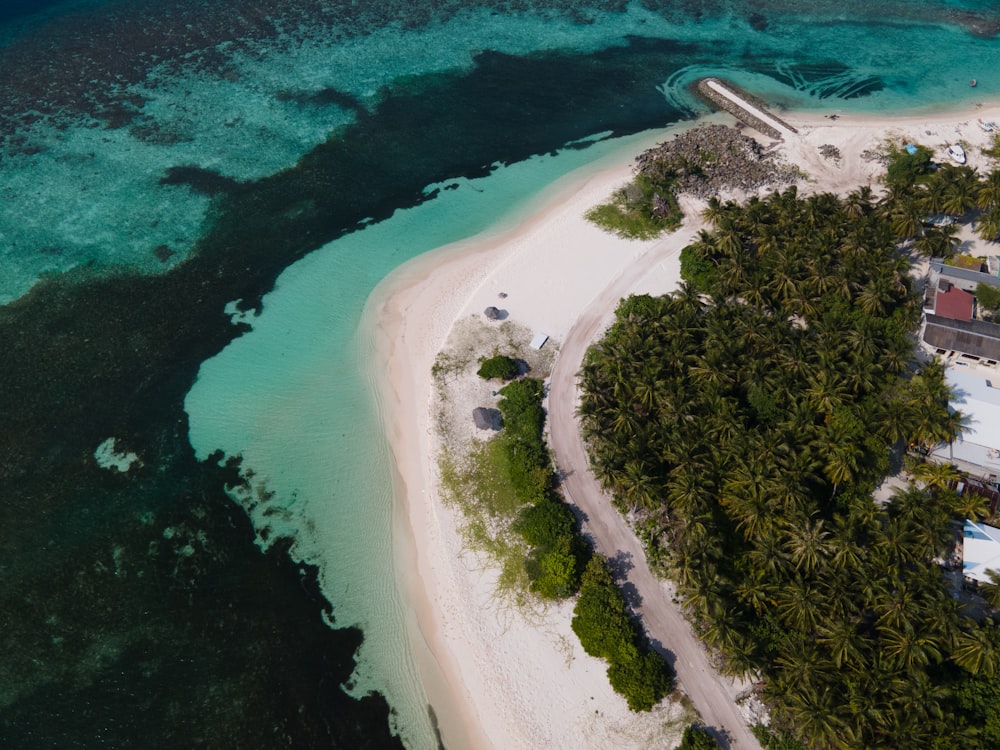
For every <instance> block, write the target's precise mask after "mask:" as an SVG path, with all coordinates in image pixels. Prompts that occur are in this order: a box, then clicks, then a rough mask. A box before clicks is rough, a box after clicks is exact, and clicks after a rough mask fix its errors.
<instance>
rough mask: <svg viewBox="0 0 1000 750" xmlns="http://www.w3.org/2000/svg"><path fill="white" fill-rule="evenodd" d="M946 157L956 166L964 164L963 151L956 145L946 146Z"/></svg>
mask: <svg viewBox="0 0 1000 750" xmlns="http://www.w3.org/2000/svg"><path fill="white" fill-rule="evenodd" d="M948 156H949V157H950V158H951V160H952V161H953V162H955V163H956V164H965V149H964V148H962V147H961V146H959V145H958V144H957V143H953V144H951V145H950V146H948Z"/></svg>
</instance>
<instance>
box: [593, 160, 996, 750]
mask: <svg viewBox="0 0 1000 750" xmlns="http://www.w3.org/2000/svg"><path fill="white" fill-rule="evenodd" d="M942 169H944V168H943V167H942ZM940 171H941V170H939V172H940ZM925 189H926V187H925V186H924V185H922V184H920V183H918V184H915V185H914V186H912V190H913V191H916V192H917V193H921V192H922V191H924V190H925ZM913 199H914V198H913V195H912V194H910V193H907V192H906V191H902V190H895V191H890V193H889V195H888V196H887V197H886V198H884V199H883V200H880V201H876V200H875V199H874V198H873V196H872V194H871V192H870V191H867V190H865V189H862V190H859V191H857V192H855V193H852V194H851V195H849V196H848V197H846V198H843V199H841V198H838V197H836V196H833V195H815V196H810V197H808V198H801V197H799V196H798V194H797V192H796V191H795V190H794V189H788V190H785V191H783V192H780V193H774V194H772V195H770V196H768V197H766V198H763V199H757V198H751V199H750V200H749V201H748V202H747V203H746V204H745V205H743V206H739V205H736V204H734V203H731V202H729V203H721V202H719V201H714V202H712V203H710V204H709V207H708V209H707V210H706V218H708V219H709V221H710V222H711V226H712V231H706V232H702V233H701V234H700V235H699V236H698V237H697V239H696V241H695V242H694V243H693V245H692V246H691V247H689V248H687V249H686V250H685V253H684V255H683V259H682V273H683V275H684V278H685V284H684V286H683V287H682V289H681V290H680V291H679V292H678V293H676V294H674V295H671V296H665V297H658V298H654V297H649V296H642V297H634V298H630V299H628V300H625V301H623V303H622V304H621V305H620V307H619V309H618V312H617V316H616V322H615V323H614V325H613V326H612V327H611V328H610V329H609V330H608V332H607V334H606V335H605V337H604V338H603V339H602V340H601V341H600V342H599V343H598V344H596V345H595V346H594V347H593V348H592V349H591V351H590V352H589V353H588V355H587V357H586V360H585V362H584V366H583V371H582V382H583V388H584V396H583V399H582V402H581V406H580V414H581V418H582V420H583V425H584V431H585V436H586V438H587V440H588V442H589V445H590V449H591V459H592V465H593V468H594V471H595V473H596V474H597V476H598V477H599V478H600V479H601V481H602V482H603V483H604V485H605V486H606V487H607V488H608V489H609V490H610V491H611V492H612V494H613V496H614V498H615V500H616V502H617V503H618V505H619V507H620V508H621V509H622V510H624V511H629V512H630V513H632V514H633V516H634V517H638V518H639V526H640V528H643V529H647V530H651V531H649V532H648V533H645V534H644V539H646V540H647V542H648V543H650V544H653V545H655V546H656V547H657V549H655V550H653V552H654V554H655V556H658V557H664V556H665V557H666V558H667V559H668V561H669V565H670V566H671V569H672V575H673V577H674V578H675V580H676V582H677V587H678V596H679V598H680V600H681V601H682V603H683V605H684V607H685V608H686V610H687V611H688V613H689V615H690V617H691V619H692V621H693V622H694V624H695V627H696V628H697V629H698V631H699V632H700V633H701V635H702V637H703V639H704V640H705V642H706V643H707V644H708V645H709V646H710V647H711V648H712V649H713V650H715V652H716V654H717V656H718V659H719V662H720V663H721V664H722V666H723V668H724V669H725V670H726V671H728V672H731V673H733V674H737V675H749V676H752V677H753V678H754V679H755V680H759V681H760V684H761V688H760V693H761V697H762V699H763V700H764V702H765V703H766V704H767V705H768V706H769V707H770V708H771V716H772V725H771V734H772V736H773V737H774V738H775V742H776V743H780V744H774V745H769V746H770V747H781V748H791V747H794V746H795V744H794V743H801V745H802V746H805V747H808V748H814V749H816V750H825V749H827V748H857V749H859V750H861V749H868V748H878V747H886V748H888V747H925V748H930V749H931V750H943V749H944V748H950V747H958V746H960V747H963V748H975V749H976V750H985V749H986V748H990V747H996V746H997V745H996V743H995V741H993V740H992V739H990V738H989V736H988V735H987V734H986V733H984V732H983V729H982V728H983V725H984V722H988V721H990V720H993V718H992V717H993V713H992V708H991V706H990V700H991V699H992V700H994V705H996V700H995V696H996V692H995V687H996V686H995V685H994V684H993V682H992V680H993V679H994V678H995V676H996V675H997V674H1000V638H998V636H997V633H996V631H995V630H994V628H993V627H992V626H991V622H990V621H989V620H987V621H986V624H984V625H980V624H979V623H978V622H977V621H976V620H974V619H972V618H971V617H968V616H965V614H964V613H963V612H962V611H960V609H959V607H958V604H957V603H956V600H955V598H954V597H953V596H952V592H951V590H950V589H949V582H948V580H947V579H946V578H945V577H944V575H943V572H942V568H941V567H940V565H939V563H938V561H939V560H940V559H943V558H944V557H945V556H947V554H948V552H949V550H950V548H951V545H952V544H953V538H954V529H953V526H952V521H953V520H958V519H961V518H962V517H965V516H969V517H975V516H976V515H977V514H978V513H980V512H981V511H982V507H981V502H982V501H981V500H979V499H976V498H972V497H967V496H962V497H959V496H958V495H957V494H956V493H955V492H954V491H952V490H949V489H948V488H947V482H945V481H939V480H938V479H937V478H936V477H937V475H938V474H939V472H936V471H932V470H931V469H932V468H933V467H931V466H930V465H928V469H927V470H926V471H924V470H921V471H919V472H914V473H915V474H917V475H918V476H919V477H920V479H919V480H918V481H916V482H914V483H911V484H910V485H909V486H906V487H904V488H902V489H900V490H898V491H897V492H896V494H895V496H894V497H893V498H892V499H891V500H890V501H889V502H888V503H887V504H885V505H884V506H881V505H877V504H876V503H874V502H873V500H872V492H873V490H874V489H875V487H877V486H878V485H879V484H881V482H882V481H883V479H884V477H885V476H886V475H887V473H888V472H889V471H890V466H891V463H892V461H891V458H892V456H893V455H895V457H896V460H898V459H899V457H900V456H901V455H902V453H903V451H904V450H906V449H907V448H909V449H911V451H912V452H913V453H914V454H915V455H917V456H919V455H922V454H924V453H925V452H926V451H928V450H929V449H930V448H931V447H933V446H936V445H938V444H940V443H942V442H948V441H950V440H952V439H954V437H955V436H956V435H957V434H958V432H959V431H960V429H961V419H962V417H961V415H959V414H952V413H951V412H950V411H949V409H948V399H949V395H950V393H949V389H948V387H947V385H946V383H945V380H944V368H943V365H941V364H940V363H939V362H938V361H936V360H935V361H931V362H928V363H925V364H920V363H919V362H918V361H917V360H916V359H915V356H914V349H913V339H912V335H911V332H912V331H913V329H914V328H915V327H916V325H917V323H918V321H919V317H920V304H919V301H918V297H917V295H916V294H915V292H914V290H913V289H912V288H911V286H910V281H909V277H908V274H907V272H908V268H909V267H908V263H907V261H906V260H905V259H904V258H902V257H901V256H900V254H899V253H898V251H897V246H896V242H897V240H898V239H900V238H901V237H904V236H905V234H904V235H901V233H900V232H899V231H897V229H898V227H897V226H896V224H897V221H898V218H899V215H900V212H901V210H902V209H901V204H905V203H906V202H907V201H912V200H913ZM918 224H919V221H918ZM921 465H922V464H921ZM945 468H947V467H945ZM588 572H589V569H588ZM581 598H582V597H581ZM612 632H614V631H612ZM620 638H621V636H619V637H618V638H617V639H612V641H611V643H612V645H613V644H614V643H618V642H619V641H620ZM611 647H612V646H607V648H611Z"/></svg>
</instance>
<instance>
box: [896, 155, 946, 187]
mask: <svg viewBox="0 0 1000 750" xmlns="http://www.w3.org/2000/svg"><path fill="white" fill-rule="evenodd" d="M933 155H934V152H932V151H931V150H930V149H929V148H927V147H926V146H917V147H916V152H915V153H912V154H911V153H910V152H909V151H907V150H906V149H905V148H893V149H891V150H890V151H889V167H888V169H887V170H886V175H885V181H886V182H887V183H888V184H889V185H896V186H899V187H908V186H910V185H912V184H913V183H915V182H917V180H919V179H920V178H921V177H923V176H924V175H926V174H927V173H928V172H930V169H931V157H932V156H933Z"/></svg>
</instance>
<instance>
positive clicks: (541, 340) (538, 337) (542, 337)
mask: <svg viewBox="0 0 1000 750" xmlns="http://www.w3.org/2000/svg"><path fill="white" fill-rule="evenodd" d="M548 340H549V334H547V333H536V334H535V338H533V339H532V340H531V348H532V349H541V348H542V347H543V346H545V342H546V341H548Z"/></svg>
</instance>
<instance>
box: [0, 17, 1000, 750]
mask: <svg viewBox="0 0 1000 750" xmlns="http://www.w3.org/2000/svg"><path fill="white" fill-rule="evenodd" d="M3 13H6V14H7V15H6V16H5V15H3ZM0 24H2V26H0V40H2V46H0V121H2V122H3V127H2V128H0V144H2V149H0V197H2V200H3V204H2V205H3V211H2V212H0V264H2V268H3V273H2V274H0V301H2V302H3V306H2V307H0V342H2V343H3V345H4V347H5V366H4V367H3V368H0V399H2V403H0V415H2V416H0V420H2V421H0V425H2V426H3V427H4V429H3V430H0V433H2V434H4V435H5V437H4V441H5V442H4V445H3V446H2V447H0V451H2V452H0V455H3V456H5V457H6V458H5V460H4V461H3V462H2V464H3V465H2V466H0V486H3V487H4V489H5V492H6V494H7V496H8V498H9V500H8V502H7V503H6V505H5V507H4V509H3V511H2V513H3V515H2V516H0V520H2V521H3V523H4V528H5V530H6V534H5V538H4V542H3V545H2V546H0V556H2V557H0V564H2V565H3V570H4V572H5V576H4V579H5V582H4V586H3V589H2V592H3V593H2V595H3V598H4V604H5V609H4V611H6V612H7V613H8V614H7V618H8V620H9V622H6V623H5V625H6V626H7V627H6V628H5V630H6V632H8V633H10V634H11V635H10V637H11V640H12V644H13V645H14V647H15V650H16V651H17V653H19V654H23V656H22V657H19V658H18V659H13V660H11V661H10V664H9V665H7V666H0V705H2V706H4V708H5V711H4V712H3V718H0V742H2V744H3V745H4V746H8V747H90V746H98V745H99V744H101V742H111V744H113V745H114V746H117V747H152V746H164V747H168V746H211V747H215V746H219V747H223V746H241V747H272V746H277V744H278V743H277V742H275V741H272V739H273V738H272V739H267V740H265V739H263V738H262V735H261V734H260V732H262V731H263V729H262V727H264V726H267V727H272V728H273V727H280V728H281V729H280V731H281V732H282V733H284V735H286V736H287V737H288V738H290V740H289V741H290V742H292V743H293V744H292V745H291V746H295V747H322V746H343V747H360V746H363V744H362V743H364V742H367V743H368V745H369V746H371V747H381V746H386V743H388V742H389V740H388V739H387V738H386V736H385V728H386V727H387V726H389V727H391V728H392V730H393V731H394V732H396V733H398V734H399V735H400V736H401V737H402V740H403V742H404V744H405V745H406V746H408V747H413V748H424V747H433V746H434V744H435V739H434V730H433V725H432V721H431V719H430V717H429V715H428V712H427V707H426V700H425V698H424V695H423V692H422V688H421V686H420V685H419V682H418V680H417V677H416V674H415V672H414V669H413V665H412V660H411V657H410V655H409V653H408V651H407V649H406V647H405V637H404V621H405V614H406V613H405V611H404V609H403V603H402V601H401V599H400V597H399V593H398V591H397V589H396V586H395V578H394V572H395V571H394V561H393V560H392V552H391V550H392V546H391V533H392V524H393V517H392V506H391V494H390V465H389V456H388V453H387V449H386V446H385V443H384V440H383V437H382V435H381V433H380V430H379V425H378V417H377V404H376V403H375V402H374V398H373V394H372V389H371V373H370V371H369V369H368V367H367V363H368V360H369V358H370V355H371V344H370V342H368V341H366V340H364V339H363V338H359V337H358V325H359V321H360V317H361V312H362V309H363V306H364V303H365V300H366V298H367V296H368V294H369V293H370V291H371V290H372V289H373V288H374V286H375V285H376V284H377V283H378V282H379V280H381V279H382V278H383V277H384V276H385V275H386V274H387V273H389V272H390V271H391V270H392V269H393V268H395V267H396V266H398V265H399V264H401V263H403V262H405V261H406V260H408V259H409V258H412V257H414V256H415V255H417V254H419V253H422V252H425V251H427V250H430V249H433V248H434V247H438V246H440V245H442V244H445V243H447V242H450V241H453V240H456V239H460V238H462V237H467V236H470V235H471V234H474V233H477V232H481V231H486V230H489V229H490V228H494V229H495V228H496V226H497V225H498V224H502V223H504V222H506V223H509V222H511V221H513V220H514V219H515V218H516V217H517V216H518V215H522V214H523V212H524V211H526V210H527V208H528V206H529V204H530V201H531V199H532V197H534V196H537V195H538V194H539V193H540V192H542V191H544V190H545V188H546V186H548V185H550V184H551V183H552V182H554V181H555V180H557V179H559V178H560V177H561V176H563V175H565V174H567V173H569V172H571V171H573V170H577V169H588V168H590V169H592V168H595V166H596V165H597V164H598V163H599V162H600V161H601V160H607V159H628V158H629V157H630V156H631V155H632V154H633V153H634V150H635V149H636V148H637V147H638V144H639V143H640V142H642V143H644V142H648V140H649V139H650V137H651V133H650V131H651V130H653V129H657V128H662V127H663V126H665V125H666V124H668V123H671V122H676V121H678V120H682V119H687V118H691V117H693V116H695V115H696V114H697V113H698V112H699V111H701V110H700V107H699V105H698V104H697V102H695V101H694V100H693V99H692V98H691V96H690V95H689V94H688V92H687V90H686V86H687V84H689V83H690V82H692V81H693V80H695V79H696V78H699V77H701V76H704V75H721V76H724V77H727V78H730V79H732V80H734V81H736V82H737V83H738V84H740V85H742V86H744V87H746V88H747V89H749V90H752V91H754V92H756V93H758V94H759V95H761V96H762V97H763V98H765V99H767V100H768V101H770V102H772V103H773V104H775V105H776V106H783V107H789V108H808V109H821V110H823V111H831V112H832V111H865V112H894V111H904V110H912V109H919V108H931V109H936V108H943V107H948V106H952V105H957V104H964V103H969V102H971V101H979V100H984V99H991V100H992V99H995V98H997V95H998V93H1000V38H998V36H997V34H998V32H1000V7H998V5H997V4H996V3H992V2H990V3H987V2H971V1H967V2H926V1H920V2H918V1H917V0H910V1H908V2H902V1H897V2H890V3H883V4H878V5H877V7H876V5H875V4H872V3H861V2H855V1H854V0H849V1H848V2H841V3H816V2H814V3H790V2H767V1H766V0H758V1H756V2H676V1H675V2H656V0H648V1H647V2H637V3H623V2H603V3H578V2H549V3H542V2H537V3H530V2H523V3H521V2H518V3H507V2H504V3H499V2H498V3H493V2H438V3H431V2H415V3H414V2H410V3H404V2H399V3H393V2H379V3H374V2H371V3H369V2H367V1H366V0H360V1H359V2H354V3H348V2H335V1H332V0H274V1H272V2H263V0H261V1H260V2H236V1H235V0H216V1H215V2H211V3H209V2H198V1H196V0H172V1H170V2H161V3H152V2H149V3H143V2H124V1H118V2H112V1H110V0H109V1H107V2H99V1H98V0H89V1H87V2H64V3H54V4H50V5H49V6H47V7H46V8H44V9H41V10H40V9H39V8H38V6H37V5H36V6H34V7H31V6H17V5H9V6H5V9H3V10H0ZM972 78H975V79H977V81H978V85H977V87H976V88H974V89H973V88H970V87H969V85H968V82H969V80H970V79H972ZM227 309H228V310H229V311H230V312H232V311H233V310H235V309H239V310H242V314H241V315H238V316H232V315H230V314H227V312H226V311H227ZM109 437H115V438H116V445H117V446H118V447H119V449H120V450H122V451H123V452H134V453H135V454H136V455H137V456H138V459H139V461H138V463H137V464H135V465H134V468H133V469H132V470H130V471H129V473H128V474H125V475H121V474H119V473H115V472H112V471H109V470H108V469H105V468H102V467H101V466H100V465H99V464H97V462H96V461H95V460H94V459H93V452H94V450H95V449H96V448H97V446H98V445H100V444H101V443H102V442H103V441H105V440H106V439H107V438H109ZM227 458H233V459H235V458H239V459H241V462H242V463H241V464H240V465H239V466H236V465H234V464H232V462H230V463H229V465H228V466H227V465H226V460H227ZM238 472H242V476H243V477H244V479H243V480H242V483H241V481H240V479H239V477H238ZM227 486H228V487H229V491H228V492H226V491H225V490H224V487H227ZM234 487H235V489H234ZM238 502H239V503H241V504H242V507H243V508H244V509H246V510H247V511H248V512H247V513H244V512H243V510H240V505H238V504H237V503H238ZM247 518H249V519H250V520H251V522H252V526H251V524H247V523H246V519H247ZM280 540H290V542H288V541H280ZM289 545H290V548H291V559H292V560H293V561H294V562H288V559H289V558H288V555H287V554H286V551H287V549H288V548H289ZM266 549H270V550H271V551H270V553H268V554H267V555H265V554H264V553H263V552H261V550H266ZM300 563H301V564H300ZM255 565H260V566H261V567H260V571H261V572H260V573H255V574H254V575H253V576H249V575H240V574H239V572H238V571H240V570H250V569H253V570H257V568H253V567H252V566H255ZM314 579H315V582H316V585H313V583H312V581H313V580H314ZM320 594H322V597H321V596H320ZM323 598H325V599H326V600H327V601H328V602H329V604H330V609H329V610H327V611H326V612H325V613H324V614H322V619H321V610H323V609H324V605H323ZM305 620H309V621H310V622H312V623H315V624H317V627H316V628H311V629H310V628H309V627H306V626H305V625H303V624H302V623H303V622H304V621H305ZM324 620H325V621H326V622H332V623H334V624H335V625H336V626H337V627H338V628H349V627H350V626H355V627H356V628H358V629H360V631H358V630H352V629H348V630H340V631H333V630H331V629H330V628H328V627H327V626H326V625H324V624H323V621H324ZM335 632H336V633H338V634H339V635H337V636H336V637H338V638H341V640H338V641H337V642H336V643H333V642H332V641H331V640H330V639H331V638H333V637H334V636H333V635H328V634H332V633H335ZM347 634H353V635H350V637H348V635H347ZM362 635H363V640H361V636H362ZM359 643H360V646H359ZM237 647H238V653H241V654H244V656H243V657H242V659H241V660H240V663H241V666H242V671H241V672H240V674H238V675H236V674H232V673H230V670H231V669H232V664H233V658H234V657H233V654H232V653H231V652H230V651H229V650H227V649H234V650H235V649H237ZM188 651H190V652H191V653H193V654H194V656H192V657H191V658H190V659H188V660H181V661H177V660H176V659H175V657H174V656H170V655H168V654H174V655H176V654H177V653H180V652H188ZM320 654H323V655H325V656H323V658H320V656H319V655H320ZM290 655H291V656H290ZM293 657H294V658H293ZM355 661H356V664H355ZM293 662H294V663H293ZM341 683H346V684H347V686H348V687H347V691H348V692H349V693H350V694H351V695H352V696H355V697H359V696H361V695H363V694H365V693H367V692H369V691H375V692H376V693H378V694H381V695H383V696H385V698H386V699H387V701H388V707H387V706H386V705H385V704H382V703H379V702H378V701H377V700H375V701H369V702H368V703H366V704H365V711H364V712H361V711H360V709H359V710H358V711H356V712H355V711H354V710H353V709H352V706H353V705H354V704H353V702H352V699H348V698H343V696H341V695H340V694H339V690H337V687H336V686H337V685H339V684H341ZM178 685H184V686H185V692H184V694H185V695H186V696H187V697H186V698H180V699H177V698H172V699H170V700H167V699H166V696H171V695H176V694H177V692H178V691H177V686H178ZM331 686H332V688H331ZM275 695H280V696H284V697H283V698H282V700H275V699H274V696H275ZM358 705H361V704H358ZM390 709H391V710H390ZM258 713H259V715H260V716H261V717H262V718H261V720H260V722H259V724H260V726H257V725H256V724H253V725H252V726H247V725H246V722H245V720H241V717H246V716H247V715H257V714H258ZM362 713H364V716H363V718H362V716H361V714H362ZM179 717H183V718H179ZM289 717H295V718H289ZM303 717H304V718H303ZM99 726H100V727H105V728H104V729H98V727H99ZM108 727H110V728H108ZM167 727H169V728H170V730H169V732H168V731H167V729H166V728H167ZM154 728H156V730H157V731H158V730H160V729H162V731H163V732H164V734H163V736H167V734H169V733H171V732H172V733H173V734H170V738H171V739H170V741H169V742H167V741H166V740H164V741H163V743H160V742H158V741H154V742H152V744H151V743H150V736H151V734H150V733H151V732H153V731H154ZM272 731H278V730H272ZM101 732H105V733H106V734H105V735H103V739H101V740H100V741H99V740H98V739H97V737H98V735H100V733H101ZM234 733H235V734H234ZM240 733H242V734H240ZM235 736H239V737H240V739H239V741H238V742H236V743H235V744H229V745H227V744H225V740H227V739H228V740H232V738H233V737H235ZM175 740H176V741H175ZM177 741H179V742H180V743H181V744H177Z"/></svg>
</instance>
